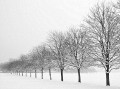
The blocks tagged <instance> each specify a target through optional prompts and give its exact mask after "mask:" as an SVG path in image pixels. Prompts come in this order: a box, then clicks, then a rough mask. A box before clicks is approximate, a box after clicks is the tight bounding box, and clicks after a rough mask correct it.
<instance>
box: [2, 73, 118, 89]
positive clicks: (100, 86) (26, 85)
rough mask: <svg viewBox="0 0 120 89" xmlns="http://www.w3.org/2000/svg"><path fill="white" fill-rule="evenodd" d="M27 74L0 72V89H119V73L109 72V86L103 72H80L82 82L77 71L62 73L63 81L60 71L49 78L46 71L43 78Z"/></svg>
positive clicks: (38, 75)
mask: <svg viewBox="0 0 120 89" xmlns="http://www.w3.org/2000/svg"><path fill="white" fill-rule="evenodd" d="M40 77H41V75H40V74H37V78H34V73H33V74H32V77H31V78H30V77H29V74H28V75H27V77H26V74H24V76H18V75H15V74H8V73H0V89H120V73H117V72H116V73H111V74H110V83H111V86H110V87H106V86H105V74H104V73H102V72H101V73H82V74H81V78H82V83H78V82H77V73H64V82H61V81H60V73H52V80H49V75H48V73H44V79H43V80H42V79H40Z"/></svg>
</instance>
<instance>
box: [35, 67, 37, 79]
mask: <svg viewBox="0 0 120 89" xmlns="http://www.w3.org/2000/svg"><path fill="white" fill-rule="evenodd" d="M35 78H37V72H36V69H35Z"/></svg>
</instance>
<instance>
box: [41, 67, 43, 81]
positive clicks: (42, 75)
mask: <svg viewBox="0 0 120 89" xmlns="http://www.w3.org/2000/svg"><path fill="white" fill-rule="evenodd" d="M41 79H43V67H42V68H41Z"/></svg>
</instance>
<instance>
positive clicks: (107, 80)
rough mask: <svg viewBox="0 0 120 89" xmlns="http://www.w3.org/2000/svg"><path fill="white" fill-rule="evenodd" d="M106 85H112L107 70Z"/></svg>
mask: <svg viewBox="0 0 120 89" xmlns="http://www.w3.org/2000/svg"><path fill="white" fill-rule="evenodd" d="M106 86H110V79H109V73H108V72H106Z"/></svg>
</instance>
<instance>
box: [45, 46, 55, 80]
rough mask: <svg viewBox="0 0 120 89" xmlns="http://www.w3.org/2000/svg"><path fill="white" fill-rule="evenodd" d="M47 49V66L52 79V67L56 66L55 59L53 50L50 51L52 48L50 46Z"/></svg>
mask: <svg viewBox="0 0 120 89" xmlns="http://www.w3.org/2000/svg"><path fill="white" fill-rule="evenodd" d="M45 50H46V55H45V68H47V69H48V70H49V76H50V80H52V76H51V69H52V68H54V67H55V60H54V56H53V54H52V52H51V51H50V49H49V48H48V47H46V48H45Z"/></svg>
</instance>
